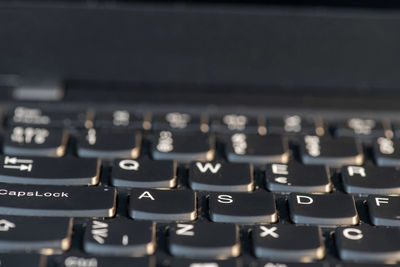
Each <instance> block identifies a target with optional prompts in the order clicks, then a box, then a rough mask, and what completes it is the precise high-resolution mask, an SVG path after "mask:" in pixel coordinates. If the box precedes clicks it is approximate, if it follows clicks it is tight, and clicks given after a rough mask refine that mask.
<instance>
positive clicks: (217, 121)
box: [211, 114, 259, 134]
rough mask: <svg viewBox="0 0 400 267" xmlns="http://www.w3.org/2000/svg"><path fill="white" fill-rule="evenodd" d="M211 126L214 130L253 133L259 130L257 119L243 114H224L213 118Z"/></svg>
mask: <svg viewBox="0 0 400 267" xmlns="http://www.w3.org/2000/svg"><path fill="white" fill-rule="evenodd" d="M211 127H212V129H213V131H215V132H222V133H229V132H245V133H253V134H255V133H257V132H258V130H259V119H258V118H257V117H254V116H247V115H243V114H226V115H223V116H220V117H218V116H217V117H215V118H213V119H212V125H211Z"/></svg>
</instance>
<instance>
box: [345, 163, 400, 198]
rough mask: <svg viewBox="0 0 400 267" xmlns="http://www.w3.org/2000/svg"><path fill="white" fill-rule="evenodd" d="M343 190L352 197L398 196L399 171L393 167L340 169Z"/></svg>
mask: <svg viewBox="0 0 400 267" xmlns="http://www.w3.org/2000/svg"><path fill="white" fill-rule="evenodd" d="M341 173H342V179H343V186H344V190H345V191H346V192H347V193H349V194H354V195H369V194H382V195H398V194H400V170H398V169H396V168H394V167H376V166H372V165H371V166H362V167H361V166H345V167H342V171H341Z"/></svg>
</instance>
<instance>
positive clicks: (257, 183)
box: [0, 105, 400, 267]
mask: <svg viewBox="0 0 400 267" xmlns="http://www.w3.org/2000/svg"><path fill="white" fill-rule="evenodd" d="M172 109H173V107H171V108H170V110H172ZM3 126H4V127H3V131H2V134H3V142H2V143H3V144H2V147H3V155H2V156H0V163H1V164H0V253H1V254H0V266H1V267H10V266H14V267H15V266H29V267H30V266H32V267H45V266H49V267H53V266H54V267H62V266H64V267H110V266H112V267H115V266H120V267H125V266H126V267H128V266H143V267H156V266H165V267H168V266H172V267H181V266H187V267H224V266H229V267H301V266H304V267H328V266H332V267H333V266H334V267H341V266H343V267H356V266H366V267H368V266H371V267H374V266H385V265H386V264H387V265H389V264H391V265H396V264H397V263H399V262H400V243H399V241H398V240H400V228H398V227H399V226H400V170H399V169H398V168H399V166H400V152H399V150H400V147H399V146H400V144H399V142H398V141H397V140H396V137H398V134H397V133H398V131H399V128H397V124H396V121H391V120H388V119H387V118H381V119H376V118H374V119H371V118H364V117H360V118H357V117H348V118H341V117H340V118H336V119H335V118H332V117H331V118H324V117H321V116H320V115H319V114H317V113H311V114H309V115H298V114H289V115H288V114H281V115H279V116H277V115H276V114H274V115H273V116H271V115H269V114H258V115H254V114H252V115H248V114H246V113H244V114H242V113H240V112H239V113H237V114H234V113H224V112H216V113H212V112H208V111H198V112H186V111H182V110H176V111H165V112H160V111H152V110H129V109H126V110H125V109H113V110H112V109H110V108H109V107H95V108H92V107H87V108H82V107H77V108H74V109H72V110H62V109H61V108H60V107H59V108H53V109H51V108H41V107H35V106H34V105H30V106H10V107H8V108H6V109H5V110H4V118H3Z"/></svg>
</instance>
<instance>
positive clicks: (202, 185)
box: [189, 161, 254, 192]
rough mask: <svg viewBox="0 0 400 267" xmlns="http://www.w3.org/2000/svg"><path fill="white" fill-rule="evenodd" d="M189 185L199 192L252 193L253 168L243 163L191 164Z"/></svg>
mask: <svg viewBox="0 0 400 267" xmlns="http://www.w3.org/2000/svg"><path fill="white" fill-rule="evenodd" d="M189 184H190V187H191V188H192V189H193V190H199V191H221V192H224V191H225V192H234V191H245V192H246V191H252V190H253V186H254V185H253V167H252V166H251V165H249V164H245V163H243V164H240V163H236V164H235V163H234V164H230V163H225V162H199V161H198V162H192V163H191V165H190V169H189Z"/></svg>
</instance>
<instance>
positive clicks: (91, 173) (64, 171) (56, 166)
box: [0, 156, 100, 185]
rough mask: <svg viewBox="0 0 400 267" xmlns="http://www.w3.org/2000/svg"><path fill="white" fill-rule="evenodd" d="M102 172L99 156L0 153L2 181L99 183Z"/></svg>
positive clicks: (66, 183) (64, 183)
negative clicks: (30, 155) (33, 155)
mask: <svg viewBox="0 0 400 267" xmlns="http://www.w3.org/2000/svg"><path fill="white" fill-rule="evenodd" d="M99 173H100V161H99V160H96V159H77V158H72V157H65V158H49V157H17V156H0V183H12V184H35V185H38V184H43V185H96V184H97V183H98V182H99Z"/></svg>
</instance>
